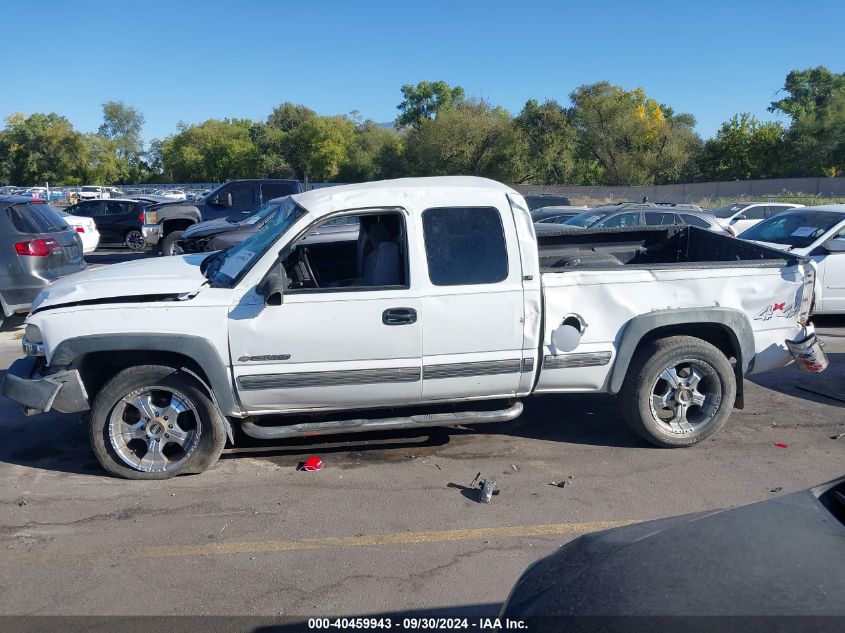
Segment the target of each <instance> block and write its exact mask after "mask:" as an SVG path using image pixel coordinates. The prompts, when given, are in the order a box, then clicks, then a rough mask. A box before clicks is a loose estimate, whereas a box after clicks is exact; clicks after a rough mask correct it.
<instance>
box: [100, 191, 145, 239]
mask: <svg viewBox="0 0 845 633" xmlns="http://www.w3.org/2000/svg"><path fill="white" fill-rule="evenodd" d="M105 207H106V210H105V215H104V216H103V218H102V220H101V221H102V227H103V228H101V229H100V239H101V240H102V241H104V242H111V243H113V244H121V243H123V240H124V239H125V237H126V234H127V233H128V232H129V231H130V230H131V229H133V228H134V229H137V228H139V227H138V224H139V222H138V212H137V211H136V210H135V204H134V203H132V202H126V201H120V202H118V201H117V200H107V201H106V203H105Z"/></svg>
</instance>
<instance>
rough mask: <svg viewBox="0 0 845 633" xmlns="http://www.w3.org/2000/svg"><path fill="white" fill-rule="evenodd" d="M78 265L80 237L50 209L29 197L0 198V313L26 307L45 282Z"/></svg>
mask: <svg viewBox="0 0 845 633" xmlns="http://www.w3.org/2000/svg"><path fill="white" fill-rule="evenodd" d="M84 268H85V260H84V259H83V258H82V240H81V239H80V238H79V234H78V233H77V232H76V231H74V230H73V229H71V228H70V227H69V226H68V224H67V222H65V221H64V220H63V219H62V216H60V215H59V214H58V212H57V211H56V210H55V209H53V208H52V207H51V206H50V205H48V204H47V203H45V202H41V201H38V200H33V199H32V198H23V197H20V196H8V197H0V303H2V307H3V315H5V316H6V317H10V316H12V315H13V314H15V313H20V312H24V313H25V312H28V311H29V306H30V304H31V303H32V301H33V300H34V299H35V297H36V295H37V294H38V293H39V292H41V290H42V288H44V287H45V286H46V285H47V284H49V283H50V282H51V281H55V280H56V279H58V278H59V277H62V276H64V275H68V274H70V273H75V272H78V271H80V270H82V269H84ZM0 319H2V317H0ZM0 322H2V320H0Z"/></svg>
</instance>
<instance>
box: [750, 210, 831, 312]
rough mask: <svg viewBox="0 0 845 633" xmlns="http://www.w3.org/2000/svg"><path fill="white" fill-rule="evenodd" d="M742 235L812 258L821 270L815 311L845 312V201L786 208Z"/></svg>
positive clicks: (760, 242)
mask: <svg viewBox="0 0 845 633" xmlns="http://www.w3.org/2000/svg"><path fill="white" fill-rule="evenodd" d="M739 237H740V238H741V239H743V240H751V241H754V242H757V243H758V244H763V245H764V246H771V247H773V248H777V249H781V250H786V251H788V252H789V253H791V254H794V255H801V256H803V257H809V258H810V259H812V260H813V261H814V262H815V263H816V267H817V269H818V272H817V274H816V288H815V302H814V307H813V313H814V314H843V313H845V204H828V205H822V206H818V207H803V208H801V209H794V210H792V211H787V212H786V213H782V214H780V215H778V216H777V217H773V218H769V219H768V220H764V221H762V222H760V223H759V224H756V225H755V226H753V227H751V228H750V229H748V230H747V231H744V232H743V233H741V234H740V235H739Z"/></svg>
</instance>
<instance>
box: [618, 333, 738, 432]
mask: <svg viewBox="0 0 845 633" xmlns="http://www.w3.org/2000/svg"><path fill="white" fill-rule="evenodd" d="M673 367H674V369H675V376H676V377H677V376H678V375H679V374H684V376H682V380H687V381H689V380H690V378H689V375H691V374H690V368H695V370H696V372H697V373H698V375H703V376H704V377H703V378H702V379H701V380H700V381H699V382H698V384H700V385H702V390H704V391H706V397H705V399H704V405H701V406H699V405H695V406H689V405H688V408H687V409H686V410H685V413H684V417H683V418H677V417H675V415H676V414H675V412H676V411H677V409H675V408H674V407H677V406H678V400H677V399H678V398H680V400H681V401H682V402H684V401H685V400H687V398H689V397H690V396H689V393H697V394H698V395H699V396H701V395H705V394H704V393H702V390H696V391H695V392H688V393H687V394H682V393H679V392H680V391H688V387H687V386H686V385H682V386H681V387H679V388H675V389H673V388H672V384H671V383H670V382H669V381H667V380H664V379H662V378H661V375H665V374H664V373H663V372H664V371H669V370H671V369H672V368H673ZM660 392H665V393H664V394H663V395H660ZM654 393H657V395H656V399H657V401H658V402H659V401H660V400H661V398H662V399H663V402H666V401H667V398H666V394H668V393H672V394H673V397H672V399H671V400H669V402H670V406H669V407H667V408H665V409H658V408H657V407H659V404H654V401H653V400H652V395H653V394H654ZM735 400H736V375H735V373H734V368H733V366H732V365H731V363H730V361H728V359H727V358H726V357H725V355H724V354H723V353H722V352H721V351H719V350H718V349H717V348H716V347H714V346H713V345H711V344H710V343H707V342H706V341H703V340H701V339H698V338H695V337H692V336H671V337H667V338H662V339H657V340H655V341H649V342H646V343H644V344H643V345H642V346H641V347H640V349H638V350H637V353H636V354H635V355H634V358H633V359H632V360H631V364H630V366H629V367H628V374H627V376H626V377H625V382H624V384H623V386H622V390H621V391H620V393H619V404H620V406H621V410H622V417H623V418H624V419H625V421H626V422H627V423H628V425H629V426H630V427H631V429H633V430H634V432H635V433H637V434H638V435H639V436H641V437H642V438H644V439H645V440H647V441H648V442H650V443H652V444H655V445H656V446H661V447H664V448H677V447H683V446H692V445H693V444H697V443H698V442H701V441H702V440H705V439H707V438H708V437H710V436H711V435H713V434H714V433H716V432H717V431H718V430H719V429H721V428H722V427H723V426H724V425H725V423H726V422H727V421H728V418H729V417H730V414H731V410H732V409H733V406H734V401H735ZM687 402H688V401H687ZM684 403H685V404H686V402H684ZM688 413H689V417H687V414H688ZM692 413H695V414H696V417H697V418H698V422H693V421H692V418H693V416H692ZM669 418H671V419H669ZM679 419H680V420H681V422H677V421H676V420H679ZM683 423H685V426H684V428H678V427H679V426H680V425H681V424H683ZM673 426H674V428H670V427H673ZM687 427H688V428H687Z"/></svg>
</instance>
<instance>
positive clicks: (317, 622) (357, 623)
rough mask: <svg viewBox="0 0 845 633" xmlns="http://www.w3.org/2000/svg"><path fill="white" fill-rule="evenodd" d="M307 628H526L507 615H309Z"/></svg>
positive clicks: (439, 629) (499, 629)
mask: <svg viewBox="0 0 845 633" xmlns="http://www.w3.org/2000/svg"><path fill="white" fill-rule="evenodd" d="M308 628H309V629H311V630H320V629H325V630H329V629H334V630H341V631H343V630H361V629H376V630H378V629H382V630H388V629H395V630H397V631H403V630H404V631H417V630H428V631H445V630H472V629H475V630H479V631H502V630H520V629H526V628H527V624H526V623H525V622H524V621H522V620H511V619H509V618H478V619H471V618H426V617H418V618H402V619H401V620H398V619H397V620H394V619H392V618H309V620H308Z"/></svg>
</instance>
